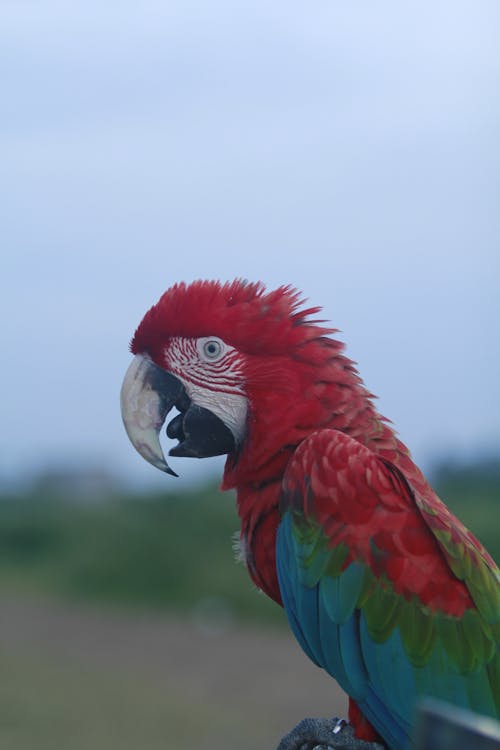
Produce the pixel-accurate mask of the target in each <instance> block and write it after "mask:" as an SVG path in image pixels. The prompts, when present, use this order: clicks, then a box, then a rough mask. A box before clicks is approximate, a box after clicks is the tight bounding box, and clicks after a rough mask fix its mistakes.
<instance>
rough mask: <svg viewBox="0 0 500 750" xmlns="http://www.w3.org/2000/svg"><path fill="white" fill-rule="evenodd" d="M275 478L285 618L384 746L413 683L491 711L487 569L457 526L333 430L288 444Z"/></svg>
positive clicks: (404, 711)
mask: <svg viewBox="0 0 500 750" xmlns="http://www.w3.org/2000/svg"><path fill="white" fill-rule="evenodd" d="M283 488H284V489H283V495H282V502H281V509H282V521H281V524H280V527H279V530H278V537H277V567H278V579H279V585H280V589H281V595H282V598H283V603H284V607H285V610H286V612H287V615H288V617H289V620H290V624H291V627H292V628H293V630H294V633H295V635H296V637H297V638H298V640H299V642H300V643H301V645H302V647H303V648H304V650H305V651H306V653H307V654H308V655H309V656H310V657H311V658H312V659H313V660H314V661H315V662H316V663H317V664H319V665H320V666H322V667H324V668H325V669H326V670H327V671H328V672H329V673H330V674H331V675H332V676H334V677H335V678H336V679H337V681H338V682H339V683H340V685H341V686H342V687H343V688H344V690H346V692H347V693H348V694H349V695H350V696H351V697H352V698H353V699H354V700H355V701H356V702H357V704H358V706H359V708H360V709H361V711H362V712H363V714H364V715H365V717H366V718H367V719H368V720H369V721H370V722H371V724H372V725H373V726H374V727H375V728H376V729H377V731H378V732H379V733H380V734H381V736H382V737H383V738H384V740H385V741H386V743H387V744H388V746H389V747H390V748H391V749H392V750H401V748H406V747H408V744H409V741H410V733H411V727H412V722H413V711H414V708H415V702H416V700H417V698H418V697H421V696H425V695H427V696H434V697H436V698H440V699H443V700H448V701H450V702H452V703H454V704H456V705H460V706H463V707H466V708H469V709H471V710H473V711H477V712H479V713H483V714H489V715H491V716H498V715H499V714H500V705H499V702H500V683H499V665H500V654H499V644H498V634H499V625H500V595H499V586H498V569H497V568H496V566H495V564H494V563H493V561H492V560H491V558H490V557H489V556H488V554H487V553H486V552H485V551H484V549H483V548H482V547H481V545H480V544H479V542H477V540H475V539H474V537H473V536H472V535H471V534H470V532H468V531H467V530H466V529H465V528H464V527H463V526H462V524H460V522H458V520H457V519H454V517H453V516H452V514H451V513H450V512H449V511H448V510H447V509H446V508H445V507H444V506H443V505H442V504H441V503H440V502H439V500H438V499H437V498H435V500H433V501H429V500H427V501H426V502H423V501H421V500H419V498H418V495H417V494H416V493H415V491H413V490H412V488H411V486H410V485H409V483H408V482H407V481H406V479H405V478H404V476H403V475H402V474H401V473H400V472H399V470H398V469H396V468H395V467H394V466H391V465H390V464H388V463H387V462H386V461H385V460H383V459H381V458H380V457H377V456H376V455H374V454H373V453H372V452H371V451H370V450H369V449H368V448H366V447H365V446H362V445H360V444H359V443H357V442H356V441H353V440H352V438H350V437H348V436H347V435H344V434H343V433H340V432H337V431H335V430H322V431H319V432H316V433H314V434H313V435H311V437H309V438H308V439H307V440H305V441H304V442H303V443H302V444H301V446H300V447H299V448H298V450H297V451H296V453H295V455H294V458H293V460H292V461H291V463H290V465H289V467H288V469H287V472H286V475H285V480H284V483H283Z"/></svg>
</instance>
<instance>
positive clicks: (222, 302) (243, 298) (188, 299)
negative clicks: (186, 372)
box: [130, 279, 341, 359]
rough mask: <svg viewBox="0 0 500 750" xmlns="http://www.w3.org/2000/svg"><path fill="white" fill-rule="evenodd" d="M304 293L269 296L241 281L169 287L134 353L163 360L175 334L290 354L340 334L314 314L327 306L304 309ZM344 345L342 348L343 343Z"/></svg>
mask: <svg viewBox="0 0 500 750" xmlns="http://www.w3.org/2000/svg"><path fill="white" fill-rule="evenodd" d="M301 304H303V300H302V299H301V296H300V293H299V292H298V291H297V290H296V289H294V288H292V287H290V286H282V287H279V288H278V289H276V290H274V291H271V292H266V289H265V287H264V285H263V284H261V283H260V282H258V283H248V282H246V281H243V280H241V279H238V280H236V281H232V282H227V283H225V284H222V283H221V282H218V281H195V282H193V283H192V284H189V285H187V284H185V283H183V282H182V283H179V284H175V285H174V286H172V287H171V288H170V289H168V290H167V291H166V292H165V294H163V296H162V297H161V298H160V300H159V301H158V302H157V304H156V305H154V306H153V307H152V308H151V309H150V310H149V312H147V313H146V315H145V316H144V318H143V320H142V322H141V324H140V325H139V327H138V329H137V331H136V332H135V335H134V338H133V339H132V343H131V346H130V348H131V351H132V352H133V354H138V353H144V352H148V353H149V354H150V355H151V356H152V357H153V359H156V357H158V356H159V351H158V347H159V345H161V346H164V345H165V342H166V340H167V339H168V338H170V337H172V336H185V337H200V336H211V335H213V336H219V337H220V338H221V339H223V340H224V341H226V342H227V343H230V344H231V345H232V346H235V347H236V348H238V349H239V350H240V351H242V352H246V353H248V354H254V353H258V354H262V355H265V354H275V355H280V354H285V353H287V352H289V351H290V349H293V348H294V347H296V346H298V345H300V344H301V343H303V342H305V341H308V340H310V339H312V338H318V337H319V336H322V335H326V334H329V333H334V332H335V329H333V328H321V327H320V326H319V325H318V323H320V322H322V321H313V320H311V319H310V316H311V315H314V314H316V313H317V312H318V311H319V310H320V309H321V308H320V307H311V308H309V309H306V310H301V309H299V308H300V306H301ZM338 346H339V347H340V346H341V345H340V344H339V345H338Z"/></svg>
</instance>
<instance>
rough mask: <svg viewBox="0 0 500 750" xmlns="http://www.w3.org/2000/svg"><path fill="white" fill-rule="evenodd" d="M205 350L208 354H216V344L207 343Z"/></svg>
mask: <svg viewBox="0 0 500 750" xmlns="http://www.w3.org/2000/svg"><path fill="white" fill-rule="evenodd" d="M207 350H208V353H209V354H217V344H209V345H208V346H207Z"/></svg>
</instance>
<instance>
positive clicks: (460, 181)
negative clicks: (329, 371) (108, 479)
mask: <svg viewBox="0 0 500 750" xmlns="http://www.w3.org/2000/svg"><path fill="white" fill-rule="evenodd" d="M499 32H500V5H499V3H498V2H497V0H491V1H490V2H488V1H486V0H474V1H472V0H470V2H461V1H460V0H446V1H444V2H423V3H422V2H418V3H417V2H408V3H400V2H396V1H394V2H377V3H373V2H368V0H366V2H361V1H358V2H356V1H354V2H348V3H347V2H335V1H333V0H328V1H325V2H319V1H313V2H308V3H304V2H301V3H299V2H293V1H292V2H291V1H290V0H286V2H284V1H282V0H276V1H274V2H268V0H265V2H264V0H252V1H251V2H240V3H234V2H228V1H227V2H224V1H223V0H214V2H189V1H186V0H173V1H170V2H166V1H165V0H162V1H161V2H160V1H158V2H155V1H153V0H151V1H148V0H146V1H145V2H142V3H137V2H129V1H128V0H120V2H113V1H110V2H107V3H102V2H101V0H99V2H97V1H96V0H86V1H85V2H76V3H67V2H56V1H55V0H54V1H53V2H51V1H50V0H38V1H37V2H29V1H28V0H27V1H23V0H16V1H15V2H14V1H13V2H8V0H4V1H3V2H2V3H1V6H0V71H1V73H0V75H1V79H0V80H1V98H0V165H1V168H0V193H1V194H0V214H1V222H0V227H1V233H2V243H1V244H2V273H1V277H0V281H1V286H2V289H1V293H0V294H1V299H0V304H1V306H2V318H3V326H2V350H3V351H2V355H3V356H2V362H3V366H2V402H1V421H2V430H1V432H0V477H1V476H2V475H4V476H15V475H17V474H21V475H26V474H27V473H30V472H31V471H33V470H36V469H38V468H39V467H40V466H43V465H44V464H45V463H46V462H49V463H52V464H54V463H63V464H64V463H68V462H71V463H78V462H81V461H96V462H103V463H109V464H110V466H111V467H112V468H113V469H114V470H116V471H117V472H120V473H121V474H122V475H123V476H124V477H125V478H130V479H134V480H137V481H157V480H158V481H160V482H171V481H173V480H171V479H164V478H163V477H162V476H161V474H160V473H159V472H155V470H154V469H153V468H151V467H149V466H148V465H146V464H145V463H144V462H142V459H140V457H139V456H138V455H137V454H135V452H134V451H133V449H132V447H131V446H130V445H129V443H128V440H127V438H126V436H125V433H124V430H123V428H122V425H121V420H120V415H119V408H118V393H119V388H120V385H121V381H122V378H123V374H124V372H125V369H126V367H127V366H128V362H129V358H130V357H129V354H128V342H129V339H130V337H131V335H132V333H133V331H134V329H135V327H136V325H137V324H138V322H139V321H140V319H141V317H142V315H143V314H144V312H145V311H146V309H147V308H148V307H150V305H151V304H152V303H153V302H155V301H156V300H157V298H158V297H159V296H160V294H161V293H162V292H163V291H164V289H165V288H166V287H167V286H169V285H170V284H172V283H173V282H174V281H178V280H181V279H184V280H188V281H189V280H191V279H194V278H220V279H224V280H225V279H231V278H233V277H234V276H243V277H247V278H249V279H262V280H263V281H265V282H266V283H267V284H268V285H269V286H271V287H272V286H275V285H279V284H281V283H292V284H294V285H295V286H297V287H299V288H300V289H302V290H303V292H304V294H305V295H306V296H307V297H308V298H309V299H310V300H311V301H312V302H313V303H315V304H321V305H323V307H324V310H325V317H327V318H328V319H330V320H331V321H332V323H333V324H334V325H335V326H336V327H338V328H340V329H342V331H343V334H342V338H343V340H344V341H345V342H346V343H347V346H348V349H347V351H348V353H349V355H350V356H351V357H352V358H354V359H355V360H356V361H357V362H358V363H359V368H360V372H361V374H362V376H363V378H364V380H365V382H366V384H367V386H368V387H369V388H370V389H371V390H372V391H373V392H375V393H377V394H378V395H379V396H380V400H379V408H380V410H381V411H382V412H383V413H384V414H386V416H388V417H390V418H391V419H392V420H393V421H394V422H395V424H396V427H397V429H398V431H399V433H400V435H401V437H402V439H403V440H404V441H405V442H406V443H407V444H408V445H409V446H410V448H411V449H412V451H413V453H414V455H415V457H416V458H417V460H418V461H420V462H421V463H423V464H424V466H425V465H429V464H430V463H431V462H432V461H433V460H434V459H436V458H437V457H439V456H441V455H443V453H445V454H449V453H458V454H459V455H470V454H474V453H475V452H478V451H481V450H484V449H489V450H490V451H492V452H493V451H494V450H495V449H496V450H498V446H499V444H500V419H499V416H500V414H499V412H500V408H499V402H500V398H499V396H500V392H499V391H500V385H499V384H500V356H499V349H500V347H499V330H498V329H499V323H498V321H499V319H500V310H499V282H500V273H499V255H500V212H499V206H500V177H499V175H500V169H499V167H500V164H499V162H500V97H499V95H498V92H499V84H500V45H499V43H498V40H499V38H500V34H499ZM174 463H175V466H174V468H175V469H177V470H178V471H180V472H181V473H182V475H183V479H182V480H180V481H181V483H184V482H188V481H190V480H191V479H192V478H193V477H197V476H199V472H200V465H199V464H197V462H195V461H187V460H186V461H183V460H182V459H178V460H176V461H175V462H173V464H174ZM207 463H208V465H209V466H210V467H212V469H214V470H215V469H217V468H218V467H219V466H220V461H218V460H215V461H214V462H212V463H210V462H207ZM207 463H205V469H206V466H207ZM177 486H178V485H177Z"/></svg>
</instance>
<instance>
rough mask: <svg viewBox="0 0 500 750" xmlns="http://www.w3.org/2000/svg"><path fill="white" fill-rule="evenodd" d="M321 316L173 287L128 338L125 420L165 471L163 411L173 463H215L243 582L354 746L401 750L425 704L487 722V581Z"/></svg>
mask: <svg viewBox="0 0 500 750" xmlns="http://www.w3.org/2000/svg"><path fill="white" fill-rule="evenodd" d="M319 309H320V308H317V307H313V308H309V309H303V308H302V305H301V300H300V297H299V294H298V293H297V292H296V291H295V290H293V289H291V288H289V287H280V288H279V289H276V290H275V291H271V292H266V290H265V288H264V286H263V285H262V284H260V283H247V282H244V281H240V280H237V281H234V282H232V283H226V284H221V283H219V282H213V281H198V282H194V283H192V284H190V285H186V284H183V283H181V284H176V285H174V286H173V287H172V288H170V289H168V290H167V291H166V292H165V294H164V295H163V296H162V297H161V299H160V300H159V302H158V303H157V304H156V305H154V306H153V307H152V308H151V309H150V310H149V312H147V313H146V315H145V317H144V319H143V320H142V322H141V324H140V325H139V327H138V329H137V331H136V333H135V335H134V337H133V340H132V344H131V350H132V353H133V354H134V355H135V357H134V359H133V361H132V363H131V365H130V367H129V370H128V372H127V374H126V377H125V380H124V383H123V387H122V394H121V402H122V414H123V419H124V423H125V427H126V430H127V432H128V435H129V437H130V439H131V441H132V443H133V445H134V446H135V447H136V448H137V450H138V451H139V452H140V453H141V454H142V455H143V456H144V458H146V459H147V460H148V461H149V462H150V463H152V464H153V465H154V466H156V467H158V468H159V469H162V470H163V471H166V472H168V473H170V474H173V473H174V472H173V471H172V470H171V468H170V467H169V466H168V464H167V462H166V460H165V457H164V455H163V452H162V449H161V446H160V442H159V438H158V434H159V431H160V429H161V427H162V425H163V423H164V421H165V419H166V417H167V414H168V413H169V412H170V411H171V409H172V408H173V407H174V406H175V407H176V408H177V410H178V412H179V413H178V415H177V416H175V417H174V419H173V420H172V421H171V422H170V423H169V425H168V427H167V435H168V436H169V437H170V438H174V439H177V441H178V443H177V445H176V446H175V447H174V448H173V449H172V450H170V455H171V456H195V457H205V456H213V455H218V454H227V460H226V464H225V469H224V477H223V481H222V487H223V489H226V490H227V489H231V488H236V491H237V503H238V512H239V516H240V519H241V550H242V554H243V557H244V560H245V562H246V566H247V568H248V571H249V573H250V576H251V577H252V579H253V581H254V582H255V583H256V585H257V586H258V587H259V588H260V589H262V591H264V592H265V593H266V594H267V595H268V596H270V597H271V598H272V599H274V601H275V602H277V603H278V604H280V605H282V606H283V607H284V608H285V611H286V614H287V617H288V620H289V622H290V625H291V628H292V630H293V632H294V634H295V636H296V637H297V639H298V641H299V643H300V644H301V646H302V648H303V649H304V651H305V652H306V653H307V654H308V655H309V656H310V658H311V659H312V660H313V661H314V662H315V663H316V664H318V665H320V666H321V667H323V668H324V669H326V670H327V671H328V672H329V673H330V674H331V675H332V676H333V677H334V678H335V679H336V680H337V681H338V682H339V684H340V685H341V686H342V688H343V689H344V690H345V691H346V692H347V694H348V695H349V696H350V699H349V719H350V722H351V725H352V726H353V727H354V731H355V735H356V737H357V738H360V739H364V740H369V741H373V742H375V741H377V740H378V741H380V738H381V739H382V740H383V741H384V742H385V744H386V745H387V746H388V747H389V748H391V750H401V749H402V748H407V747H408V745H409V741H410V739H409V738H410V736H411V733H412V724H413V713H414V707H415V702H416V700H417V698H419V697H420V696H425V695H427V696H433V697H436V698H439V699H444V700H446V701H448V702H451V703H453V704H456V705H457V706H463V707H466V708H470V709H472V710H474V711H476V712H479V713H482V714H488V715H491V716H499V714H500V656H499V648H498V639H499V633H500V587H499V570H498V567H497V566H496V565H495V563H494V561H493V560H492V558H491V557H490V556H489V554H488V553H487V552H486V550H485V549H484V548H483V547H482V545H481V544H480V543H479V542H478V541H477V539H475V537H474V536H473V535H472V534H471V533H470V532H469V531H468V530H467V529H466V528H465V527H464V526H463V525H462V523H461V522H460V521H459V520H458V519H457V518H455V516H453V515H452V514H451V513H450V511H449V510H448V509H447V508H446V506H445V505H444V504H443V503H442V502H441V500H439V498H438V497H437V496H436V495H435V493H434V492H433V490H432V489H431V487H430V486H429V484H428V483H427V481H426V479H425V478H424V476H423V475H422V473H421V472H420V471H419V469H418V468H417V467H416V466H415V464H414V463H413V461H412V459H411V457H410V454H409V452H408V449H407V448H406V447H405V446H404V445H403V443H401V442H400V441H399V440H398V438H397V437H396V435H395V433H394V431H393V429H392V428H391V426H390V425H389V423H388V421H387V420H386V419H385V418H384V417H382V416H381V415H380V414H379V413H378V412H377V411H376V409H375V407H374V405H373V402H372V395H371V394H370V393H369V392H368V391H367V390H366V388H365V386H364V385H363V382H362V381H361V379H360V377H359V375H358V373H357V371H356V369H355V367H354V364H353V362H352V361H350V360H349V359H347V357H346V356H345V355H344V353H343V345H342V344H341V343H339V341H338V340H336V339H335V338H332V337H331V334H333V333H335V329H328V328H324V327H321V326H320V325H319V323H318V322H317V321H314V320H312V319H311V316H312V315H315V314H316V313H317V312H318V310H319ZM318 726H319V725H316V724H314V723H313V724H312V727H313V732H312V733H313V736H312V737H310V738H309V739H310V740H311V741H316V740H317V741H319V742H323V743H324V744H330V745H332V746H335V743H336V742H337V741H338V740H339V735H340V732H339V729H340V728H341V725H339V724H332V726H327V727H326V730H325V731H326V739H325V731H324V729H325V728H324V726H323V725H322V726H321V727H319V728H318ZM316 729H317V733H316V735H315V734H314V731H315V730H316ZM349 731H352V730H351V729H350V728H349ZM303 741H304V738H303V737H301V740H300V741H296V742H295V744H293V742H292V744H290V745H289V747H292V746H293V747H299V745H300V744H301V742H303ZM282 746H283V747H284V746H285V745H282Z"/></svg>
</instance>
